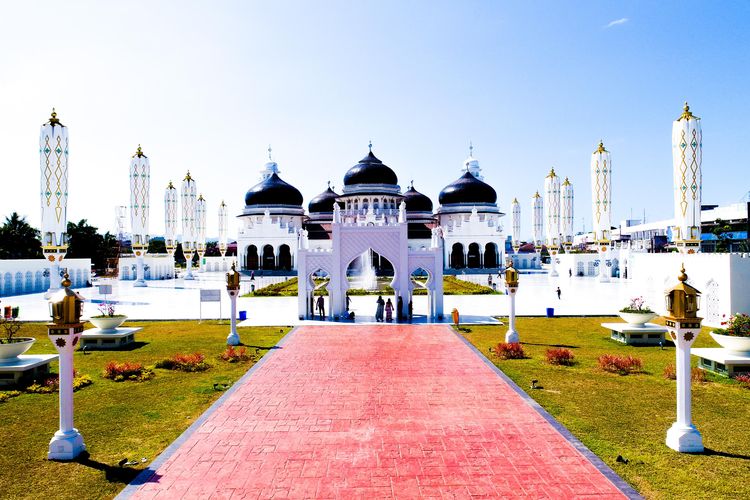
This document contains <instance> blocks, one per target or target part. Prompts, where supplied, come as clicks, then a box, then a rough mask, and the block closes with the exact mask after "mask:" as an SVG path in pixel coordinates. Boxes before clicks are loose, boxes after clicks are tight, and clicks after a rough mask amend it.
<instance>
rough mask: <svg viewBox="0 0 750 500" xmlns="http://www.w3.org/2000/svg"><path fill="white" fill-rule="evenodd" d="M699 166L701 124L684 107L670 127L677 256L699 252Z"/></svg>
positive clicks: (701, 148) (698, 119) (700, 173)
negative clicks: (678, 253)
mask: <svg viewBox="0 0 750 500" xmlns="http://www.w3.org/2000/svg"><path fill="white" fill-rule="evenodd" d="M702 163H703V132H702V130H701V121H700V118H698V117H697V116H695V115H693V113H691V112H690V106H688V103H685V109H684V111H683V113H682V115H681V116H680V117H679V118H678V119H677V120H675V121H674V123H673V124H672V165H673V167H674V168H673V170H674V218H675V227H674V243H675V246H676V247H677V250H679V251H680V253H696V252H700V249H701V192H702V187H701V184H702V181H703V174H702V172H701V165H702Z"/></svg>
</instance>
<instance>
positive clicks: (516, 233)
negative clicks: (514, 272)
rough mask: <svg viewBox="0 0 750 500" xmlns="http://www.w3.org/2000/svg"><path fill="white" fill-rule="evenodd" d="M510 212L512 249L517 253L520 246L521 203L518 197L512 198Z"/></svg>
mask: <svg viewBox="0 0 750 500" xmlns="http://www.w3.org/2000/svg"><path fill="white" fill-rule="evenodd" d="M511 212H512V217H513V220H512V224H513V234H512V236H513V251H514V252H515V253H518V249H519V248H521V204H520V203H518V198H513V203H511Z"/></svg>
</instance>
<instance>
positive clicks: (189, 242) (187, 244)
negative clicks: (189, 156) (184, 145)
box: [180, 171, 197, 280]
mask: <svg viewBox="0 0 750 500" xmlns="http://www.w3.org/2000/svg"><path fill="white" fill-rule="evenodd" d="M196 193H197V192H196V188H195V180H194V179H193V178H192V177H190V172H189V171H188V173H187V175H186V176H185V179H183V181H182V192H181V193H180V196H181V198H182V254H183V255H184V256H185V260H186V261H187V262H186V265H187V274H186V275H185V279H186V280H192V279H195V277H194V276H193V253H194V252H195V215H196V214H195V202H196Z"/></svg>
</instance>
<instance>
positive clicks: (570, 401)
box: [462, 318, 750, 499]
mask: <svg viewBox="0 0 750 500" xmlns="http://www.w3.org/2000/svg"><path fill="white" fill-rule="evenodd" d="M603 321H612V318H553V319H547V318H518V319H517V324H516V328H517V330H518V332H519V335H520V337H521V343H522V344H523V347H524V350H525V351H526V355H527V356H528V358H526V359H512V360H501V359H498V358H496V357H494V355H491V354H490V353H489V351H488V349H489V348H490V347H493V348H494V347H495V346H496V345H497V344H498V342H500V341H502V339H503V337H504V335H505V331H506V329H507V327H498V326H471V327H469V328H466V329H463V330H462V334H463V335H464V336H465V337H466V338H467V339H468V340H469V341H470V342H471V343H472V344H474V345H475V346H476V347H477V348H478V349H479V350H480V351H481V352H482V353H484V354H485V355H487V356H488V357H489V358H490V359H491V360H492V361H493V362H494V363H495V364H496V365H497V366H498V367H499V368H500V369H501V370H502V371H503V372H505V373H506V374H507V375H508V376H509V377H510V378H511V379H513V380H514V381H515V382H516V383H517V384H518V385H519V386H520V387H521V388H523V389H524V390H526V391H527V392H528V393H529V394H530V395H531V397H532V398H534V399H535V400H536V401H537V402H539V403H540V404H541V405H542V406H543V407H544V408H545V409H546V410H547V411H548V412H549V413H551V414H552V415H553V416H554V417H555V418H556V419H557V420H558V421H559V422H560V423H562V424H563V425H564V426H565V427H567V428H568V429H569V430H570V431H571V432H572V433H573V434H574V435H575V436H576V437H578V438H579V439H580V440H581V441H582V442H583V443H584V444H585V445H586V446H587V447H589V448H590V449H591V450H592V451H593V452H594V453H596V454H597V455H598V456H599V457H601V458H602V460H604V461H605V462H606V463H607V464H608V465H609V466H610V467H612V468H613V469H614V470H615V471H616V472H617V473H618V474H619V475H620V476H621V477H623V478H624V479H625V480H626V481H628V482H629V483H630V484H631V485H632V486H633V487H634V488H635V489H636V490H638V491H639V492H640V493H641V494H643V495H644V496H645V497H647V498H654V499H662V498H750V483H748V482H747V481H745V480H743V479H742V478H746V477H748V474H750V432H749V427H750V412H749V410H748V409H749V408H750V390H748V389H745V388H743V387H741V386H740V385H739V384H738V383H736V382H734V381H731V380H728V379H726V378H724V377H719V376H715V375H713V374H709V375H708V377H707V378H708V382H707V383H704V384H700V383H694V384H693V423H694V424H695V425H696V426H697V428H698V430H699V431H700V432H701V433H702V434H703V444H704V446H705V447H706V449H707V452H706V453H703V454H697V455H688V454H683V453H677V452H675V451H673V450H671V449H669V448H667V446H666V445H665V444H664V441H665V438H666V432H667V429H669V427H670V426H671V425H672V422H674V420H675V416H676V409H675V405H676V403H675V390H676V389H675V382H674V381H673V380H667V379H665V378H664V376H663V372H664V367H665V366H666V365H668V364H670V363H674V362H675V349H674V348H673V347H668V348H664V350H660V349H659V347H631V346H625V345H622V344H620V343H618V342H614V341H612V340H609V333H608V331H607V330H605V329H604V328H602V327H601V326H600V323H602V322H603ZM466 330H468V331H466ZM708 331H709V329H704V331H703V333H701V335H700V336H699V337H698V339H697V340H696V342H695V344H694V346H693V347H718V346H717V345H716V344H714V342H713V340H712V339H711V338H710V337H709V335H708ZM556 347H563V348H568V349H570V350H571V351H573V353H574V355H575V363H574V364H573V366H554V365H550V364H548V363H547V362H546V360H545V353H546V351H547V349H549V348H556ZM602 354H619V355H632V356H634V357H637V358H641V359H642V360H643V369H642V372H640V373H636V374H630V375H627V376H621V375H616V374H611V373H606V372H603V371H602V370H600V369H599V368H598V365H597V358H598V357H599V356H600V355H602ZM696 360H697V358H695V357H693V362H694V363H695V361H696ZM532 379H537V380H538V383H537V385H538V386H542V389H539V390H531V389H530V387H531V380H532ZM618 455H622V456H623V457H624V458H626V459H627V460H628V461H629V463H627V464H623V463H619V462H617V461H616V458H617V456H618Z"/></svg>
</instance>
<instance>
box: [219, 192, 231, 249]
mask: <svg viewBox="0 0 750 500" xmlns="http://www.w3.org/2000/svg"><path fill="white" fill-rule="evenodd" d="M228 232H229V214H228V213H227V204H226V203H224V200H221V205H219V252H221V256H222V257H224V256H226V254H227V233H228Z"/></svg>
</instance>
